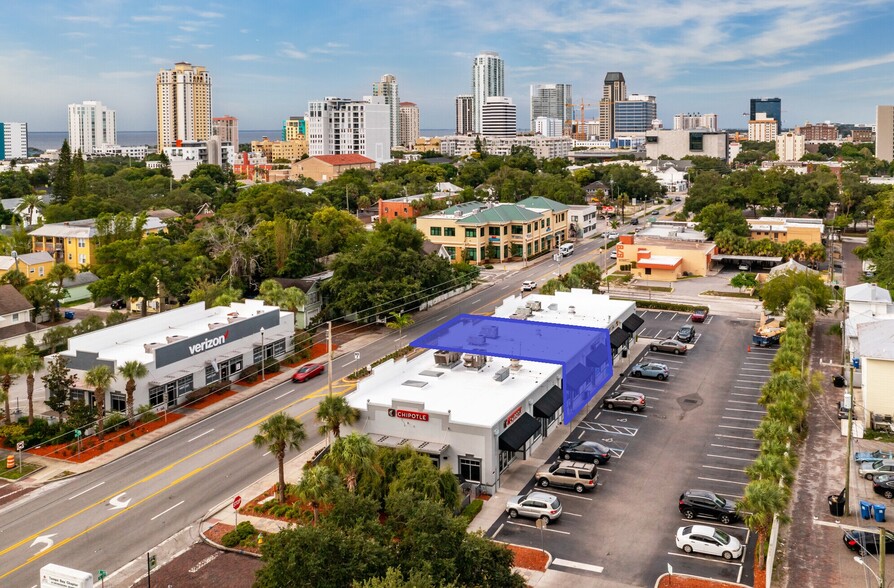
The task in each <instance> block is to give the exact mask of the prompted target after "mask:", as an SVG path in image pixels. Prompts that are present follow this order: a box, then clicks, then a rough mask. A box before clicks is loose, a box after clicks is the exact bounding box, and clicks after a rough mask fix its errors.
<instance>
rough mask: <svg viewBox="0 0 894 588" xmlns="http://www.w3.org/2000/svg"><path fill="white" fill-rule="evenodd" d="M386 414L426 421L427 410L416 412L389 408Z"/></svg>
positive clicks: (410, 419) (409, 419)
mask: <svg viewBox="0 0 894 588" xmlns="http://www.w3.org/2000/svg"><path fill="white" fill-rule="evenodd" d="M388 416H392V417H396V418H399V419H407V420H408V421H422V422H425V423H427V422H428V413H427V412H416V411H415V410H400V409H394V408H389V409H388Z"/></svg>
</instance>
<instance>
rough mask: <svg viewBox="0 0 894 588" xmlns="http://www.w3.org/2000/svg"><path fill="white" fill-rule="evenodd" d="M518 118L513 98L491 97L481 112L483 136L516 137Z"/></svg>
mask: <svg viewBox="0 0 894 588" xmlns="http://www.w3.org/2000/svg"><path fill="white" fill-rule="evenodd" d="M517 127H518V118H517V113H516V108H515V104H513V103H512V98H509V97H507V96H491V97H490V98H488V99H487V101H486V102H485V103H484V108H483V109H482V110H481V134H482V135H485V136H488V137H514V136H515V135H516V134H517Z"/></svg>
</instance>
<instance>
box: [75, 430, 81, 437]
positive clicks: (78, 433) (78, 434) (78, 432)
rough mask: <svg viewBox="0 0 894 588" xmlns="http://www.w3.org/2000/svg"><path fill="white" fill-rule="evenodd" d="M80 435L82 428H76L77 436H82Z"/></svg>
mask: <svg viewBox="0 0 894 588" xmlns="http://www.w3.org/2000/svg"><path fill="white" fill-rule="evenodd" d="M80 436H81V430H80V429H75V437H80Z"/></svg>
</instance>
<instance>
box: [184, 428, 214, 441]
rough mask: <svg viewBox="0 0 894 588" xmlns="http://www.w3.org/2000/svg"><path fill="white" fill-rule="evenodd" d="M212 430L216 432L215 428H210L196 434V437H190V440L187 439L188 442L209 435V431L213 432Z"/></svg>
mask: <svg viewBox="0 0 894 588" xmlns="http://www.w3.org/2000/svg"><path fill="white" fill-rule="evenodd" d="M212 432H214V429H208V430H207V431H205V432H204V433H199V434H198V435H196V436H195V437H193V438H192V439H190V440H189V441H187V443H192V442H193V441H195V440H196V439H198V438H199V437H204V436H205V435H207V434H208V433H212Z"/></svg>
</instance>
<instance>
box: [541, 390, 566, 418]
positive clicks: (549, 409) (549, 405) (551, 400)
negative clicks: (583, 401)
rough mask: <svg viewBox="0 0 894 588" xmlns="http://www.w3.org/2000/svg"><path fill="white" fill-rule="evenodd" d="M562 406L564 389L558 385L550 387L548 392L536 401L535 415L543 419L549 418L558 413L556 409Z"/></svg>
mask: <svg viewBox="0 0 894 588" xmlns="http://www.w3.org/2000/svg"><path fill="white" fill-rule="evenodd" d="M561 406H562V389H561V388H559V387H558V386H553V387H552V388H550V389H549V390H548V391H547V393H546V394H544V395H543V396H541V397H540V400H538V401H537V402H535V403H534V416H535V417H540V418H542V419H548V418H549V417H551V416H553V415H554V414H556V411H557V410H559V408H560V407H561Z"/></svg>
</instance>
